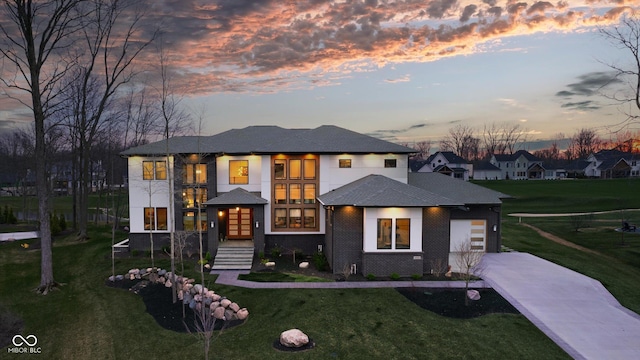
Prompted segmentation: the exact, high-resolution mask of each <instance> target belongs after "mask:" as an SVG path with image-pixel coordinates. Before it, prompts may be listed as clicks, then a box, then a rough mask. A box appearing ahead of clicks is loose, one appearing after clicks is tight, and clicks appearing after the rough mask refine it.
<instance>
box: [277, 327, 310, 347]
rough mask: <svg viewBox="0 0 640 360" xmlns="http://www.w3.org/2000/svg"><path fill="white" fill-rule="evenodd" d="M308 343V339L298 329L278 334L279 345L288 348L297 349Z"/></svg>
mask: <svg viewBox="0 0 640 360" xmlns="http://www.w3.org/2000/svg"><path fill="white" fill-rule="evenodd" d="M308 343H309V337H308V336H307V334H305V333H303V332H302V331H300V330H299V329H291V330H287V331H283V332H282V333H281V334H280V344H282V345H283V346H286V347H289V348H299V347H302V346H305V345H307V344H308Z"/></svg>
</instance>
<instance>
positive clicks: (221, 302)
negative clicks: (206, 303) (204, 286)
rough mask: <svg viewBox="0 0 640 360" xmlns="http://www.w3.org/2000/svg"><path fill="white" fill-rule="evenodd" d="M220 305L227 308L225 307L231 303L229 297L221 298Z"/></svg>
mask: <svg viewBox="0 0 640 360" xmlns="http://www.w3.org/2000/svg"><path fill="white" fill-rule="evenodd" d="M220 305H221V306H222V307H223V308H227V307H229V305H231V300H229V299H222V301H220Z"/></svg>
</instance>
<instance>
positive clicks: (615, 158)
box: [584, 150, 640, 179]
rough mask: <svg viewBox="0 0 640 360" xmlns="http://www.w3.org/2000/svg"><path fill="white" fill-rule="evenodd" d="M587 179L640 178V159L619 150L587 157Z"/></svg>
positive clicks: (585, 171)
mask: <svg viewBox="0 0 640 360" xmlns="http://www.w3.org/2000/svg"><path fill="white" fill-rule="evenodd" d="M587 162H588V163H589V164H588V165H587V167H586V168H585V170H584V175H585V176H587V177H593V178H601V179H613V178H626V177H635V176H640V157H639V156H638V155H637V154H632V153H627V152H622V151H619V150H601V151H598V152H597V153H593V154H591V155H589V157H587Z"/></svg>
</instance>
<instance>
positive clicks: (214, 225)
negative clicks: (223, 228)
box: [209, 221, 216, 229]
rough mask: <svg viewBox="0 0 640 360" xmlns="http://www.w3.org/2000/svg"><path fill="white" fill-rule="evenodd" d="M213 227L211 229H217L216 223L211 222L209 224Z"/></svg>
mask: <svg viewBox="0 0 640 360" xmlns="http://www.w3.org/2000/svg"><path fill="white" fill-rule="evenodd" d="M209 225H211V228H212V229H213V228H214V227H216V223H215V222H214V221H211V223H210V224H209Z"/></svg>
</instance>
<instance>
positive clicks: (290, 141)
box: [122, 125, 415, 155]
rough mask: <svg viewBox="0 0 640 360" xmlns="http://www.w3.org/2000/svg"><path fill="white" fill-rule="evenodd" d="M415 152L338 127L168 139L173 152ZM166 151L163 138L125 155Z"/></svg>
mask: <svg viewBox="0 0 640 360" xmlns="http://www.w3.org/2000/svg"><path fill="white" fill-rule="evenodd" d="M413 152H415V150H414V149H411V148H409V147H406V146H402V145H398V144H394V143H391V142H388V141H385V140H381V139H378V138H375V137H373V136H369V135H364V134H360V133H357V132H355V131H351V130H347V129H343V128H341V127H338V126H333V125H324V126H320V127H318V128H315V129H284V128H281V127H279V126H249V127H246V128H243V129H232V130H228V131H225V132H222V133H220V134H217V135H213V136H201V137H198V136H187V137H175V138H171V139H169V153H172V154H188V153H201V154H223V153H226V154H278V153H289V154H291V153H301V154H305V153H332V154H336V153H396V154H410V153H413ZM162 154H166V142H165V141H164V140H162V141H158V142H155V143H151V144H147V145H142V146H138V147H134V148H131V149H128V150H125V151H124V152H122V155H162Z"/></svg>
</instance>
